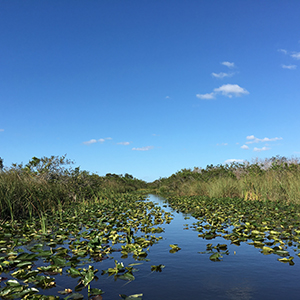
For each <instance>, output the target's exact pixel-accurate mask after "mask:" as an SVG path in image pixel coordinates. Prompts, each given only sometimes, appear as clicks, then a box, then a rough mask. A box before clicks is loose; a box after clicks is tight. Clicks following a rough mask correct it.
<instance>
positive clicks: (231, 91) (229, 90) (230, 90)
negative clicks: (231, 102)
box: [214, 84, 249, 98]
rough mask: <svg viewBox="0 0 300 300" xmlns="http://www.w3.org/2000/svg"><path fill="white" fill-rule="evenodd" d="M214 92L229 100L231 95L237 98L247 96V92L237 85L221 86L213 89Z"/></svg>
mask: <svg viewBox="0 0 300 300" xmlns="http://www.w3.org/2000/svg"><path fill="white" fill-rule="evenodd" d="M214 92H216V93H221V94H222V95H223V96H227V97H229V98H231V97H232V96H233V95H234V96H236V97H239V96H241V95H247V94H249V92H248V91H247V90H245V89H244V88H242V87H240V86H239V85H237V84H223V85H222V86H220V87H219V88H216V89H214Z"/></svg>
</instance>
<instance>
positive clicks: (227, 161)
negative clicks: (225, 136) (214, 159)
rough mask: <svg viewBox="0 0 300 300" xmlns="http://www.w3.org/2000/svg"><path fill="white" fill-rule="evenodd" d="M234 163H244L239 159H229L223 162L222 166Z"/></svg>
mask: <svg viewBox="0 0 300 300" xmlns="http://www.w3.org/2000/svg"><path fill="white" fill-rule="evenodd" d="M234 162H237V163H242V162H244V160H243V159H239V158H230V159H227V160H225V161H224V164H232V163H234Z"/></svg>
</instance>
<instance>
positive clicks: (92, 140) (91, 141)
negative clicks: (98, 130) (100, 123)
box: [83, 139, 97, 145]
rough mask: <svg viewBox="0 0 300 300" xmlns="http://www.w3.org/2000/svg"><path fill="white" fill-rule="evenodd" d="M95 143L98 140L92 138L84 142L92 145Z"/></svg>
mask: <svg viewBox="0 0 300 300" xmlns="http://www.w3.org/2000/svg"><path fill="white" fill-rule="evenodd" d="M94 143H97V140H95V139H91V140H89V141H86V142H83V144H85V145H91V144H94Z"/></svg>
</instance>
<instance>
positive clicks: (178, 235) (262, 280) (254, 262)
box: [99, 195, 300, 300]
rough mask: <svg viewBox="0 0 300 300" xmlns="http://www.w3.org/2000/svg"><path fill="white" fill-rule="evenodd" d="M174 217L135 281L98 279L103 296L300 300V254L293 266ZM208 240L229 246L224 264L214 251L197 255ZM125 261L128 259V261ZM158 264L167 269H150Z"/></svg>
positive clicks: (158, 199) (160, 201)
mask: <svg viewBox="0 0 300 300" xmlns="http://www.w3.org/2000/svg"><path fill="white" fill-rule="evenodd" d="M150 200H151V201H153V202H155V203H158V205H160V206H163V205H165V203H164V201H165V199H163V198H161V197H158V196H154V195H150ZM163 209H164V210H165V211H172V210H171V209H170V208H166V207H163ZM173 215H174V220H172V222H171V223H170V224H165V225H164V228H165V232H163V233H161V234H160V235H161V236H162V237H163V240H161V241H160V242H159V243H158V244H156V245H153V246H152V247H151V248H150V253H149V255H148V258H149V259H150V262H145V263H144V264H143V265H141V266H138V268H139V269H140V271H139V272H137V273H135V276H136V280H134V281H132V282H130V283H124V282H122V281H120V280H118V281H116V282H114V279H113V278H108V277H106V279H103V276H102V277H100V280H99V287H101V285H102V284H101V282H102V283H103V289H104V290H105V291H106V293H105V294H103V299H104V300H105V299H107V300H108V299H116V298H115V297H111V295H113V294H115V291H119V292H120V293H123V294H127V295H129V294H135V293H143V294H144V297H143V299H145V300H147V299H157V300H163V299H172V300H173V299H300V282H299V279H300V258H299V257H298V256H297V255H294V257H295V259H294V262H295V265H293V266H290V265H289V264H284V263H281V262H278V261H277V258H278V256H276V255H272V254H271V255H263V254H262V253H260V251H259V249H257V248H254V247H253V246H250V245H248V244H246V243H242V244H241V245H240V246H235V245H230V241H227V240H224V239H222V238H221V237H218V238H216V239H213V240H209V241H208V240H204V239H202V238H199V237H198V232H196V231H193V230H192V229H191V228H190V229H189V230H184V228H186V226H184V225H185V224H189V226H191V225H192V224H193V223H194V222H196V221H197V220H196V219H194V218H193V217H190V219H185V216H184V215H183V214H181V213H176V212H173ZM175 243H176V244H178V246H179V247H181V250H180V251H178V252H176V253H173V254H171V253H169V250H170V249H171V248H170V246H169V245H170V244H175ZM208 243H213V245H217V244H218V243H220V244H227V245H228V249H229V253H230V254H229V255H224V256H223V259H222V261H220V262H213V261H211V260H210V259H209V256H210V254H199V253H198V252H202V251H205V250H206V245H207V244H208ZM234 252H235V253H236V254H234ZM129 261H130V259H129ZM123 262H124V264H125V265H127V264H128V263H129V262H128V260H124V261H123ZM130 262H131V261H130ZM132 262H134V261H132ZM105 263H108V262H107V261H106V262H105ZM158 264H164V265H165V266H166V267H165V268H164V269H163V270H162V272H161V273H159V272H151V271H150V266H151V265H158ZM99 267H100V265H99ZM100 268H101V267H100ZM139 273H140V274H139ZM106 296H107V297H106Z"/></svg>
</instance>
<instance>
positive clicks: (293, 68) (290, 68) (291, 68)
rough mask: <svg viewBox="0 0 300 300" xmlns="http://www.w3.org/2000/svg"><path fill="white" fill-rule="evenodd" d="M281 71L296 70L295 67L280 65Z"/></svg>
mask: <svg viewBox="0 0 300 300" xmlns="http://www.w3.org/2000/svg"><path fill="white" fill-rule="evenodd" d="M281 67H282V68H283V69H289V70H295V69H297V66H296V65H281Z"/></svg>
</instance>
